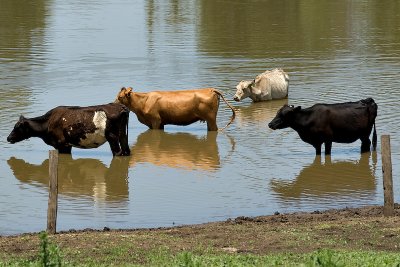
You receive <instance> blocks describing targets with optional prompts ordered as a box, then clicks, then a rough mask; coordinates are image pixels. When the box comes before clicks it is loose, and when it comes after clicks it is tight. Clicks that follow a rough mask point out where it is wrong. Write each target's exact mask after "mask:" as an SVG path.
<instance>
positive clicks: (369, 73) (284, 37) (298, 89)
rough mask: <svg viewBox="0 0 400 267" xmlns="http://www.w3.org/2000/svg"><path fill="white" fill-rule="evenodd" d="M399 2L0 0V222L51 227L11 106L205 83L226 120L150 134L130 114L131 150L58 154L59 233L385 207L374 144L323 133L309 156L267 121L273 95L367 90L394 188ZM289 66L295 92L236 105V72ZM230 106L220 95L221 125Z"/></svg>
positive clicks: (31, 111)
mask: <svg viewBox="0 0 400 267" xmlns="http://www.w3.org/2000/svg"><path fill="white" fill-rule="evenodd" d="M399 14H400V4H399V3H398V2H397V1H379V2H378V1H372V2H371V1H357V2H354V1H340V2H326V1H323V2H321V1H298V2H293V1H289V0H285V1H278V2H276V1H261V0H260V1H251V2H249V3H243V1H211V0H206V1H196V0H193V1H183V0H170V1H151V0H149V1H134V3H132V1H125V0H117V1H102V2H101V3H99V2H98V1H82V0H74V1H68V2H65V1H58V0H54V1H44V0H38V1H34V2H29V3H27V2H26V1H23V3H22V0H4V1H1V3H0V99H1V101H0V134H1V136H2V138H1V139H0V150H1V152H2V153H1V155H0V157H1V161H0V170H1V172H0V181H1V183H2V194H0V234H17V233H22V232H32V231H40V230H43V229H45V227H46V216H47V198H48V191H47V184H48V178H47V171H48V150H50V149H52V148H51V147H49V146H47V145H45V144H44V143H43V142H42V141H41V140H40V139H37V138H36V139H35V138H32V139H29V140H27V141H23V142H20V143H17V144H14V145H11V144H8V143H7V142H6V137H7V135H8V134H9V132H10V131H11V130H12V128H13V125H14V123H15V122H16V121H17V120H18V117H19V115H20V114H23V115H25V116H26V117H35V116H39V115H42V114H44V113H45V112H46V111H48V110H49V109H51V108H53V107H55V106H58V105H81V106H87V105H95V104H102V103H107V102H111V101H113V100H114V99H115V96H116V94H117V92H118V91H119V89H120V88H121V87H122V86H132V87H133V88H134V89H135V90H137V91H143V92H147V91H151V90H177V89H190V88H201V87H215V88H217V89H219V90H221V91H222V92H223V93H224V95H225V96H226V98H227V99H229V100H230V101H231V103H232V105H233V106H234V107H235V109H236V111H237V117H236V120H235V122H234V123H233V124H232V125H231V126H230V127H229V128H227V129H226V130H225V131H224V132H222V133H207V132H206V124H204V123H195V124H192V125H189V126H186V127H177V126H167V127H166V130H165V132H160V131H149V130H148V129H147V127H146V126H144V125H142V124H140V123H139V122H138V121H137V119H136V117H135V115H134V114H133V113H131V116H130V124H129V144H130V146H131V149H132V156H130V157H124V158H112V156H111V151H110V149H109V147H108V145H107V144H105V145H103V146H102V147H100V148H98V149H91V150H82V149H73V152H72V156H66V155H61V156H60V162H59V164H60V165H59V186H60V188H59V192H60V195H59V208H58V222H57V229H58V230H68V229H72V228H74V229H83V228H87V227H90V228H103V227H105V226H107V227H111V228H128V227H129V228H131V227H159V226H171V225H181V224H192V223H202V222H208V221H215V220H225V219H227V218H231V217H236V216H242V215H243V216H255V215H265V214H273V213H274V212H275V211H279V212H289V211H300V210H301V211H312V210H320V209H329V208H341V207H346V206H351V207H358V206H363V205H369V204H381V203H382V202H383V196H382V195H383V193H382V191H383V190H382V167H381V157H380V142H379V141H380V139H379V138H378V151H377V153H372V154H369V153H367V154H363V155H360V153H359V151H360V142H359V141H358V142H355V143H353V144H346V145H345V144H333V148H332V156H331V157H324V156H322V157H315V155H314V153H315V152H314V148H313V147H311V146H310V145H307V144H305V143H303V142H302V141H301V140H300V139H299V137H298V136H297V134H296V133H295V132H294V131H293V130H291V129H285V130H278V131H272V130H271V129H269V128H268V126H267V124H268V122H269V121H270V120H271V119H272V118H273V117H274V116H275V114H276V111H277V110H278V109H279V108H280V107H281V106H282V105H283V104H286V103H288V104H292V105H300V106H302V107H308V106H311V105H313V104H315V103H321V102H325V103H335V102H342V101H356V100H359V99H362V98H366V97H373V98H374V99H375V101H376V102H377V104H378V106H379V109H378V117H377V121H376V125H377V131H378V136H380V135H382V134H390V135H391V148H392V164H393V174H394V186H395V201H398V200H399V198H398V195H399V192H400V188H399V186H400V185H399V184H398V182H397V181H396V175H397V173H398V171H399V151H400V150H399V143H400V140H399V136H398V134H397V133H398V132H399V124H398V121H397V114H399V111H400V108H399V105H398V102H399V100H400V81H399V79H398V77H399V72H400V35H399V34H398V32H399V29H400V15H399ZM275 67H281V68H283V69H284V70H285V71H286V72H287V73H288V74H289V75H290V85H289V98H288V99H285V100H277V101H271V102H264V103H251V101H250V100H249V99H246V100H244V101H242V102H233V100H232V98H233V95H234V93H235V86H236V84H237V83H238V82H239V81H240V80H244V79H253V78H254V77H255V76H256V75H257V74H259V73H261V72H263V71H264V70H266V69H271V68H275ZM230 116H231V111H230V110H229V109H228V108H227V107H226V105H225V104H224V103H223V102H221V104H220V110H219V114H218V125H219V127H223V126H224V125H225V124H226V123H227V122H228V121H229V118H230Z"/></svg>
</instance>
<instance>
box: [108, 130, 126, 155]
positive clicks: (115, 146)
mask: <svg viewBox="0 0 400 267" xmlns="http://www.w3.org/2000/svg"><path fill="white" fill-rule="evenodd" d="M105 134H106V139H107V141H108V143H109V144H110V148H111V152H112V154H113V156H119V155H121V153H122V151H121V148H120V146H119V142H118V136H117V135H115V134H114V133H110V132H106V133H105Z"/></svg>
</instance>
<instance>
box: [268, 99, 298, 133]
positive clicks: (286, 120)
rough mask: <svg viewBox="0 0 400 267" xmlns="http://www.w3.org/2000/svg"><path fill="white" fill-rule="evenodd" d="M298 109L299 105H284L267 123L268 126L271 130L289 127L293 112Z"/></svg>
mask: <svg viewBox="0 0 400 267" xmlns="http://www.w3.org/2000/svg"><path fill="white" fill-rule="evenodd" d="M300 109H301V107H300V106H298V107H294V106H292V105H290V106H288V105H284V106H283V107H281V108H280V109H279V110H278V112H277V113H276V116H275V118H274V119H273V120H272V121H271V122H270V123H268V126H269V128H271V129H272V130H276V129H283V128H287V127H289V126H290V122H291V121H292V120H293V118H294V115H295V113H296V112H297V111H298V110H300Z"/></svg>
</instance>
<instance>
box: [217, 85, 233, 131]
mask: <svg viewBox="0 0 400 267" xmlns="http://www.w3.org/2000/svg"><path fill="white" fill-rule="evenodd" d="M214 92H215V93H216V94H217V95H219V96H220V97H221V98H222V100H224V102H225V103H226V104H227V105H228V107H229V108H230V109H231V110H232V116H231V120H230V121H229V122H228V124H227V125H225V127H224V128H219V129H218V131H222V130H224V129H225V128H226V127H228V126H229V125H230V124H231V123H232V122H233V121H234V120H235V117H236V112H235V109H234V108H233V107H232V106H231V104H229V102H228V101H226V99H225V97H224V96H223V95H222V93H221V92H220V91H218V90H216V89H214Z"/></svg>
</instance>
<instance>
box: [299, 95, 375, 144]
mask: <svg viewBox="0 0 400 267" xmlns="http://www.w3.org/2000/svg"><path fill="white" fill-rule="evenodd" d="M375 107H377V106H376V104H375V102H371V103H368V104H366V103H364V102H363V101H358V102H348V103H339V104H316V105H314V106H312V107H311V108H309V109H305V111H307V110H308V112H310V117H309V119H310V121H312V122H313V124H314V127H316V128H318V129H321V130H322V133H324V134H326V135H327V136H329V135H333V140H334V141H335V142H344V143H349V142H353V141H355V140H357V139H358V138H360V135H364V134H367V135H369V134H370V132H371V129H372V126H373V124H374V122H375V118H376V114H377V109H376V108H375Z"/></svg>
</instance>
